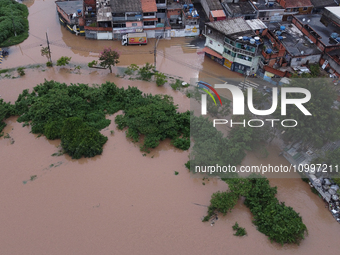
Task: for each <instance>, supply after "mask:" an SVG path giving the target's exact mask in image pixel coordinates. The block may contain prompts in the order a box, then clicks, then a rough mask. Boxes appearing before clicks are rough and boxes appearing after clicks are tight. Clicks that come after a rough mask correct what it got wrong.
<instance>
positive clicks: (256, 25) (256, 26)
mask: <svg viewBox="0 0 340 255" xmlns="http://www.w3.org/2000/svg"><path fill="white" fill-rule="evenodd" d="M246 22H247V23H248V25H249V26H250V28H251V29H252V30H261V29H266V28H267V26H266V25H265V24H264V23H263V22H262V20H260V19H249V20H246Z"/></svg>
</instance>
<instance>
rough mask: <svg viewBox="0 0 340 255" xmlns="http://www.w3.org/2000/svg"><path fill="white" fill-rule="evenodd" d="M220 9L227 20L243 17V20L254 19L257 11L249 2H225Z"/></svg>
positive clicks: (242, 0)
mask: <svg viewBox="0 0 340 255" xmlns="http://www.w3.org/2000/svg"><path fill="white" fill-rule="evenodd" d="M222 7H223V9H224V12H225V13H226V16H227V18H237V17H244V19H246V20H247V19H256V18H257V16H258V10H257V9H256V8H255V6H254V4H253V3H252V2H251V1H250V0H236V1H235V0H225V1H222Z"/></svg>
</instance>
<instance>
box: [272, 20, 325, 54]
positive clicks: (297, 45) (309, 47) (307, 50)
mask: <svg viewBox="0 0 340 255" xmlns="http://www.w3.org/2000/svg"><path fill="white" fill-rule="evenodd" d="M280 26H285V30H284V32H282V34H281V35H280V36H282V37H283V39H281V40H280V41H281V42H282V44H283V45H284V46H285V48H286V50H287V52H288V53H289V54H290V55H291V56H293V57H294V56H308V55H317V54H321V51H320V50H319V49H318V47H317V46H316V45H315V44H314V43H313V42H311V41H310V40H309V39H308V38H306V36H305V35H304V34H303V33H302V32H301V31H300V29H298V28H297V27H296V26H295V25H294V24H292V23H291V22H288V21H287V22H274V23H269V24H268V29H269V30H270V31H271V32H272V34H275V35H276V32H277V31H280ZM276 38H277V39H278V37H276Z"/></svg>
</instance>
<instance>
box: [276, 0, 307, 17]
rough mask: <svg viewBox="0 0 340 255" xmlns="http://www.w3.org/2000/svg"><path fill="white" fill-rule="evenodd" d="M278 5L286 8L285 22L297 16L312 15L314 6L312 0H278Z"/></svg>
mask: <svg viewBox="0 0 340 255" xmlns="http://www.w3.org/2000/svg"><path fill="white" fill-rule="evenodd" d="M278 3H279V4H280V5H281V6H282V7H283V8H285V13H284V16H283V20H288V21H290V20H292V15H295V14H310V13H311V12H312V10H313V5H312V3H311V1H310V0H278Z"/></svg>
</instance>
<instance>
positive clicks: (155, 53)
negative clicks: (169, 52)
mask: <svg viewBox="0 0 340 255" xmlns="http://www.w3.org/2000/svg"><path fill="white" fill-rule="evenodd" d="M160 38H161V37H160V36H158V37H157V41H156V42H155V48H154V50H153V57H154V63H155V70H156V58H157V45H158V41H159V39H160Z"/></svg>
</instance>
